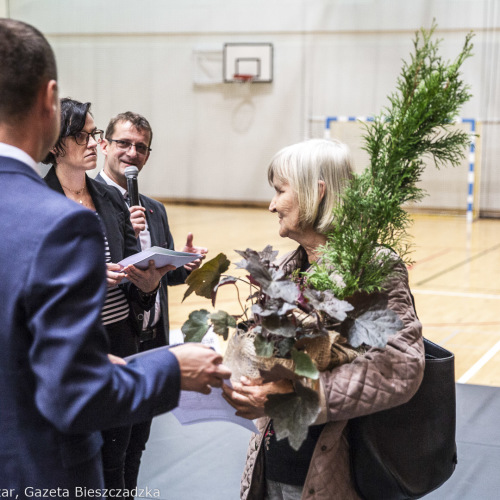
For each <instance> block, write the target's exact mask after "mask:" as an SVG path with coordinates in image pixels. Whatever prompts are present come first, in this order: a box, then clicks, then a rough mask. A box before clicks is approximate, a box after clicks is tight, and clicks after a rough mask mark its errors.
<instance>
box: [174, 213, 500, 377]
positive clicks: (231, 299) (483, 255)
mask: <svg viewBox="0 0 500 500" xmlns="http://www.w3.org/2000/svg"><path fill="white" fill-rule="evenodd" d="M166 207H167V213H168V218H169V224H170V229H171V231H172V234H173V235H174V239H175V242H176V248H177V249H181V248H182V246H183V245H184V242H185V238H186V235H187V233H188V232H192V233H193V234H194V243H195V245H200V246H206V247H208V248H209V254H208V257H207V258H213V257H215V256H216V255H217V254H218V253H219V252H223V253H225V254H226V255H227V257H228V258H229V260H230V261H231V263H232V264H231V266H230V268H229V271H228V273H231V274H235V273H239V275H241V274H242V273H241V271H239V272H238V271H236V270H235V267H234V263H235V262H238V261H239V260H240V257H239V256H238V255H237V254H236V253H235V252H234V249H238V250H244V249H246V248H252V249H254V250H262V249H263V248H264V247H265V246H266V245H268V244H271V245H272V246H273V247H274V248H275V249H276V250H279V251H280V254H281V253H283V252H286V251H289V250H292V249H294V248H295V247H296V243H295V242H293V241H291V240H287V239H282V238H280V237H279V235H278V221H277V217H276V215H274V214H271V213H269V212H268V211H267V210H266V209H263V208H233V207H224V208H221V207H213V206H189V205H166ZM410 233H411V235H412V236H413V243H414V251H413V253H412V259H413V260H414V261H415V262H414V264H413V266H412V267H411V268H410V269H409V273H410V285H411V288H412V291H413V294H414V296H415V302H416V307H417V312H418V315H419V317H420V320H421V321H422V324H423V331H424V335H425V336H426V337H427V338H428V339H430V340H432V341H434V342H437V343H439V344H441V345H442V346H444V347H446V348H447V349H449V350H451V351H452V352H454V353H455V357H456V364H455V371H456V380H457V381H458V382H462V383H470V384H478V385H491V386H500V220H491V219H481V220H478V221H476V222H474V223H472V225H468V224H467V223H466V221H465V217H454V216H431V215H415V216H414V224H413V226H412V227H411V229H410ZM185 290H186V286H185V285H181V286H177V287H170V289H169V303H170V323H171V329H173V330H175V329H180V327H181V326H182V324H183V323H184V321H185V320H186V319H187V318H188V315H189V313H190V312H191V311H193V310H196V309H202V308H203V309H207V310H213V309H212V307H211V303H210V301H209V300H207V299H203V298H201V297H198V296H196V295H194V294H192V295H191V296H189V297H188V298H187V299H186V300H185V301H184V302H182V298H183V295H184V292H185ZM240 291H241V296H242V300H244V299H245V298H246V296H245V294H246V290H243V288H241V289H240ZM216 309H224V310H226V311H227V312H229V313H231V314H239V313H240V311H241V308H240V307H239V305H238V302H237V298H236V292H235V290H234V287H233V286H226V287H224V288H222V289H221V293H220V296H219V298H218V300H217V304H216Z"/></svg>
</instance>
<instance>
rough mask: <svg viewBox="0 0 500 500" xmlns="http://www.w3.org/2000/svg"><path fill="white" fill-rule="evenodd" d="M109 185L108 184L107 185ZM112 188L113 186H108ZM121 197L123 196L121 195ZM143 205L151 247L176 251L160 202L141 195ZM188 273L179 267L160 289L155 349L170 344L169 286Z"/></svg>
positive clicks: (181, 280)
mask: <svg viewBox="0 0 500 500" xmlns="http://www.w3.org/2000/svg"><path fill="white" fill-rule="evenodd" d="M95 180H96V181H98V182H100V183H103V184H106V181H105V180H104V179H103V177H102V176H101V174H97V176H96V178H95ZM106 185H107V184H106ZM108 187H111V186H108ZM112 189H114V190H115V191H116V192H118V193H120V192H119V191H118V189H116V188H112ZM120 197H121V195H120ZM139 198H140V201H141V205H142V206H143V207H144V208H145V209H146V220H147V222H148V227H149V232H150V235H151V245H152V246H163V247H165V248H169V249H170V250H174V249H175V247H174V238H173V236H172V233H171V232H170V228H169V225H168V217H167V212H166V210H165V207H164V205H163V204H162V203H160V202H159V201H156V200H153V199H152V198H149V197H147V196H144V195H143V194H141V195H139ZM188 274H189V273H188V271H186V269H184V267H179V268H177V269H175V270H174V271H169V272H168V273H167V274H165V276H163V278H162V280H161V281H162V283H161V288H160V309H161V318H160V321H159V325H158V326H160V327H161V328H162V329H163V332H162V335H160V336H159V338H158V337H157V339H156V342H155V344H156V345H155V347H159V346H162V345H165V344H168V343H169V330H170V327H169V319H168V288H167V286H172V285H181V284H183V283H184V282H185V281H186V278H187V277H188ZM135 313H136V318H137V321H138V323H139V328H141V327H142V316H141V317H140V318H139V317H137V316H138V314H140V313H138V312H137V311H135Z"/></svg>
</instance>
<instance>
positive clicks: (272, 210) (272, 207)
mask: <svg viewBox="0 0 500 500" xmlns="http://www.w3.org/2000/svg"><path fill="white" fill-rule="evenodd" d="M269 211H270V212H272V213H274V212H276V202H275V201H274V197H273V199H272V200H271V203H269Z"/></svg>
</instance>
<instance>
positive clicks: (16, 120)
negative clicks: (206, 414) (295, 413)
mask: <svg viewBox="0 0 500 500" xmlns="http://www.w3.org/2000/svg"><path fill="white" fill-rule="evenodd" d="M0 67H1V71H0V96H1V99H0V199H1V200H2V205H3V206H4V207H6V208H8V210H9V216H8V217H2V219H1V222H0V229H1V232H2V238H0V262H1V263H2V265H1V266H0V318H1V322H0V345H1V349H0V401H1V403H0V404H1V409H0V428H1V430H2V432H1V435H0V491H1V492H2V494H4V492H9V494H10V495H11V496H12V497H13V498H27V497H30V496H37V494H36V493H37V491H40V494H38V496H47V495H48V493H47V492H46V490H47V489H52V490H54V491H55V492H56V493H54V494H56V495H57V496H58V497H59V498H62V497H65V498H66V497H67V498H77V497H79V498H82V497H84V494H83V493H82V492H83V491H84V489H85V488H86V489H87V490H99V493H101V494H104V493H105V492H104V491H103V490H102V488H103V478H102V470H101V468H102V466H101V458H100V446H101V437H100V433H98V432H96V431H98V430H100V429H106V428H110V427H116V426H120V425H129V424H133V423H136V422H141V421H144V420H146V419H148V418H151V417H152V416H154V415H158V414H159V413H162V412H166V411H169V410H171V409H172V408H174V407H175V406H176V405H177V401H178V398H179V391H180V389H185V390H195V391H199V392H203V393H208V392H210V386H215V387H219V386H220V385H221V384H222V379H223V378H227V377H228V376H229V371H228V370H227V369H226V368H225V367H224V366H223V365H221V364H220V363H221V358H220V356H219V355H217V354H216V353H215V352H213V351H211V350H210V349H207V348H205V347H204V346H201V345H189V344H188V345H183V346H177V347H173V348H171V349H169V348H166V347H165V348H160V349H155V350H152V351H148V352H147V353H144V354H142V355H139V356H138V357H136V358H135V359H134V360H133V361H130V362H129V363H128V364H126V365H122V364H112V363H110V362H109V360H108V357H107V354H106V353H107V349H108V342H107V338H106V335H105V332H104V330H103V327H102V325H101V322H100V310H101V306H102V304H103V301H104V296H105V291H106V284H105V269H106V268H105V263H104V240H103V234H102V232H101V229H100V226H99V222H98V219H97V217H96V216H95V215H94V214H93V213H92V212H91V211H89V210H87V209H84V208H81V207H80V206H79V205H78V204H76V203H74V202H73V201H71V200H69V199H67V198H66V197H64V196H62V195H60V194H58V193H56V192H54V191H53V190H51V189H50V188H48V187H47V186H46V184H45V183H44V182H43V180H42V179H41V178H40V176H39V174H38V173H37V164H36V163H37V162H38V161H40V160H41V159H42V158H44V157H45V155H46V154H47V152H48V150H49V149H50V148H51V147H52V146H53V144H54V142H55V140H56V138H57V136H58V131H59V115H60V111H59V99H58V91H57V70H56V63H55V58H54V54H53V52H52V50H51V48H50V46H49V44H48V42H47V41H46V40H45V38H44V37H43V35H42V34H41V33H40V32H39V31H38V30H36V29H35V28H33V27H32V26H29V25H27V24H25V23H22V22H19V21H14V20H10V19H0ZM35 490H37V491H35ZM34 491H35V492H34ZM33 492H34V493H33ZM118 493H119V492H112V493H110V494H109V495H110V496H117V495H118ZM16 495H17V496H16ZM4 496H5V495H4ZM51 496H54V495H51ZM90 496H101V495H96V494H95V493H91V494H90Z"/></svg>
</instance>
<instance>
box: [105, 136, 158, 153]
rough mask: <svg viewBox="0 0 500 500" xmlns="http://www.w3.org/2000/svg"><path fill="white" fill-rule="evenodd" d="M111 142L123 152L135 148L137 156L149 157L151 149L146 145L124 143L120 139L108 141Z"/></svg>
mask: <svg viewBox="0 0 500 500" xmlns="http://www.w3.org/2000/svg"><path fill="white" fill-rule="evenodd" d="M108 141H109V142H114V143H115V144H116V147H117V148H118V149H120V150H121V151H129V150H130V148H131V147H132V146H134V147H135V150H136V152H137V154H139V155H147V154H148V153H149V152H150V151H151V148H148V147H147V146H146V145H145V144H141V143H139V144H135V143H134V142H129V141H122V140H120V139H108Z"/></svg>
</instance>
